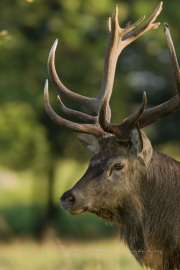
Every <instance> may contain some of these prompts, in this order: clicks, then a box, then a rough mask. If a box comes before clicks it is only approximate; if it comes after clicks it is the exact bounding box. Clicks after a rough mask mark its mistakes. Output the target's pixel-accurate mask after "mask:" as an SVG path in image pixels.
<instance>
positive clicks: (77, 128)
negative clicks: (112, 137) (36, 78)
mask: <svg viewBox="0 0 180 270" xmlns="http://www.w3.org/2000/svg"><path fill="white" fill-rule="evenodd" d="M44 105H45V110H46V112H47V114H48V115H49V117H50V118H51V119H52V120H53V121H54V122H56V123H57V124H59V125H61V126H63V127H66V128H69V129H71V130H72V131H74V132H80V133H88V134H93V135H95V136H97V137H99V136H101V135H102V133H103V131H102V130H101V129H100V128H99V126H98V125H93V124H78V123H74V122H71V121H69V120H66V119H64V118H62V117H60V116H59V115H58V114H56V113H55V111H54V110H53V109H52V108H51V105H50V103H49V93H48V80H46V83H45V87H44Z"/></svg>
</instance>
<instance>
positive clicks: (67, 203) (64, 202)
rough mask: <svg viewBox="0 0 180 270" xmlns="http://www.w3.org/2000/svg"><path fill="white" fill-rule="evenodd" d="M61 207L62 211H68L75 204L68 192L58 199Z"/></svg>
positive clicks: (73, 198)
mask: <svg viewBox="0 0 180 270" xmlns="http://www.w3.org/2000/svg"><path fill="white" fill-rule="evenodd" d="M60 203H61V206H62V208H63V209H64V210H69V209H71V207H72V206H73V205H74V204H75V197H74V196H73V194H71V193H69V192H65V193H64V194H63V195H62V197H61V198H60Z"/></svg>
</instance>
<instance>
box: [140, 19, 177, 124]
mask: <svg viewBox="0 0 180 270" xmlns="http://www.w3.org/2000/svg"><path fill="white" fill-rule="evenodd" d="M164 32H165V36H166V39H167V44H168V48H169V54H170V60H171V66H172V70H173V75H174V80H175V85H176V91H177V95H176V96H174V97H173V98H171V99H170V100H168V101H166V102H165V103H162V104H160V105H158V106H156V107H154V108H151V109H148V110H145V111H144V113H143V114H142V116H141V117H140V119H139V126H140V128H143V127H146V126H148V125H150V124H152V123H154V122H156V121H158V120H160V119H161V118H163V117H165V116H167V115H170V114H171V113H173V112H175V111H176V110H178V109H179V108H180V69H179V64H178V60H177V56H176V52H175V49H174V45H173V40H172V38H171V34H170V31H169V26H168V24H167V23H165V24H164Z"/></svg>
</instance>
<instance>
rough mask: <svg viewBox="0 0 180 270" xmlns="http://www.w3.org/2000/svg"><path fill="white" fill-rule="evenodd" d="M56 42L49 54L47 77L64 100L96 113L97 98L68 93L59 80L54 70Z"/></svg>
mask: <svg viewBox="0 0 180 270" xmlns="http://www.w3.org/2000/svg"><path fill="white" fill-rule="evenodd" d="M57 44H58V40H57V39H56V41H55V42H54V44H53V46H52V48H51V50H50V53H49V58H48V72H49V76H50V78H51V80H52V82H53V83H54V85H55V87H56V89H57V91H58V92H59V94H60V95H62V96H64V97H65V98H68V99H71V100H72V101H74V102H76V103H78V104H80V105H83V106H86V107H88V108H90V109H92V110H93V111H94V112H96V113H98V110H99V106H98V105H99V102H98V98H90V97H85V96H82V95H79V94H77V93H74V92H72V91H70V90H69V89H68V88H67V87H66V86H65V85H64V84H63V83H62V82H61V80H60V79H59V77H58V75H57V72H56V68H55V52H56V48H57Z"/></svg>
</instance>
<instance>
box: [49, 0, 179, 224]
mask: <svg viewBox="0 0 180 270" xmlns="http://www.w3.org/2000/svg"><path fill="white" fill-rule="evenodd" d="M161 10H162V2H161V3H160V4H159V6H158V7H157V8H156V10H155V11H154V13H153V14H152V15H151V16H150V17H149V19H148V20H147V22H146V23H145V24H144V25H142V26H141V27H139V28H137V27H138V26H139V24H140V23H141V22H142V21H143V20H144V18H145V17H142V18H141V19H139V20H138V21H136V22H135V23H134V24H130V23H128V24H127V26H126V27H125V28H121V27H120V26H119V23H118V7H117V6H116V7H115V10H114V13H113V15H112V17H111V18H109V20H108V37H109V39H108V46H107V51H106V56H105V62H104V72H103V79H102V85H101V90H100V93H99V95H98V96H97V97H96V98H89V97H86V96H82V95H79V94H75V93H74V92H72V91H70V90H69V89H67V88H66V87H65V86H64V85H63V83H62V82H61V80H60V79H59V77H58V75H57V73H56V69H55V64H54V62H55V50H56V47H57V40H56V41H55V43H54V45H53V46H52V49H51V51H50V54H49V59H48V71H49V76H50V78H51V80H52V82H53V83H54V85H55V87H56V89H57V91H58V93H59V95H58V97H57V99H58V103H59V105H60V107H61V109H62V111H63V112H64V113H65V114H67V115H70V116H73V117H75V118H77V119H79V120H80V121H81V122H82V123H76V122H72V121H69V120H66V119H64V118H62V117H61V116H59V115H57V114H56V113H55V112H54V110H53V109H52V108H51V106H50V103H49V95H48V81H46V84H45V91H44V103H45V109H46V112H47V113H48V115H49V116H50V118H51V119H52V120H53V121H55V122H56V123H57V124H59V125H61V126H63V127H65V128H68V129H70V130H71V131H73V132H74V133H75V134H76V135H77V137H78V139H79V140H80V141H81V142H82V144H83V145H84V146H85V147H86V148H87V149H88V150H90V151H91V152H92V153H93V157H92V158H91V160H90V164H89V167H88V169H87V171H86V173H85V174H84V176H83V177H82V178H81V179H80V180H79V181H78V182H77V183H76V184H75V186H74V187H73V188H72V189H70V190H69V191H67V192H65V193H64V194H63V196H62V197H61V204H62V207H63V208H64V209H65V210H68V211H69V212H70V213H71V214H82V213H84V212H86V211H89V212H93V213H95V214H97V215H99V216H101V217H103V218H105V219H107V220H109V221H115V222H118V223H122V222H123V215H125V213H126V212H128V211H130V209H132V208H133V207H134V206H135V205H136V206H137V205H139V207H136V209H137V210H136V211H139V212H141V207H142V206H141V204H140V201H139V199H138V198H139V197H138V195H140V194H139V193H140V191H139V190H140V186H141V184H142V182H141V181H142V179H143V178H144V176H145V174H146V168H147V167H148V164H149V161H150V160H151V157H152V153H153V149H152V146H151V143H150V141H149V139H148V138H147V136H146V135H145V133H144V132H142V131H141V128H143V127H146V126H148V125H150V124H152V123H154V122H156V121H158V120H160V119H161V118H163V117H165V116H167V115H169V114H171V113H173V112H174V111H176V110H177V109H179V108H180V73H179V66H178V62H177V58H176V54H175V51H174V47H173V42H172V39H171V36H170V32H169V28H168V25H167V24H165V25H164V30H165V35H166V38H167V43H168V47H169V51H170V58H171V63H172V66H173V75H174V79H175V83H176V89H177V95H175V96H174V97H173V98H171V99H170V100H168V101H167V102H165V103H163V104H160V105H158V106H156V107H154V108H151V109H145V107H146V103H147V97H146V93H145V92H144V94H143V99H142V104H141V106H140V108H139V110H138V111H137V112H136V113H134V114H132V115H130V116H129V117H127V118H126V119H124V120H123V121H122V122H121V123H118V124H113V123H111V122H110V119H111V110H110V106H109V101H110V97H111V94H112V89H113V82H114V76H115V70H116V64H117V60H118V57H119V55H120V54H121V52H122V50H123V49H124V48H125V47H126V46H128V45H129V44H130V43H131V42H133V41H134V40H136V39H137V38H138V37H140V36H141V35H142V34H144V33H145V32H147V31H149V30H152V29H156V28H158V26H159V25H160V23H159V22H155V20H156V18H157V17H158V15H159V14H160V12H161ZM60 96H63V97H66V98H68V99H70V100H72V101H74V102H76V103H77V104H79V105H83V106H87V107H88V108H90V109H91V110H92V111H94V112H95V114H96V116H91V115H87V114H85V113H82V112H79V111H75V110H72V109H69V108H67V107H66V106H65V105H64V104H63V102H62V100H61V98H60ZM132 194H136V195H137V196H133V197H134V198H132ZM130 198H131V200H130ZM139 215H140V214H139ZM139 215H138V216H139Z"/></svg>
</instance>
